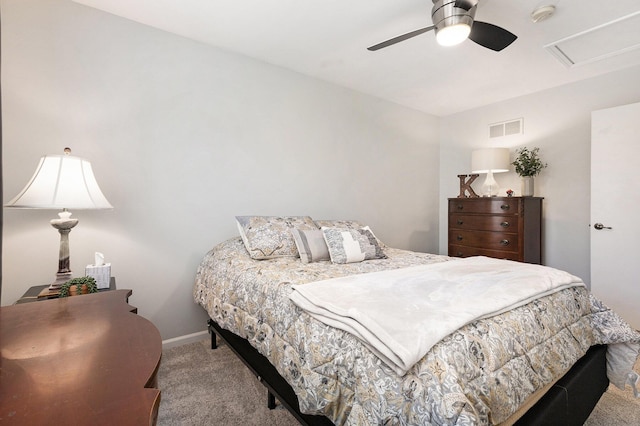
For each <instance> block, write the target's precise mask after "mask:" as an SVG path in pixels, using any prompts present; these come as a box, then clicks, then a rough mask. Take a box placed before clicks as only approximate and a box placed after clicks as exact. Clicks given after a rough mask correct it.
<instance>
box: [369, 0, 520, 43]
mask: <svg viewBox="0 0 640 426" xmlns="http://www.w3.org/2000/svg"><path fill="white" fill-rule="evenodd" d="M477 5H478V0H433V8H432V9H431V18H432V20H433V25H431V26H429V27H425V28H421V29H418V30H414V31H411V32H410V33H406V34H402V35H399V36H397V37H394V38H392V39H389V40H386V41H383V42H382V43H378V44H376V45H373V46H371V47H368V48H367V49H368V50H371V51H376V50H379V49H382V48H385V47H389V46H391V45H393V44H396V43H399V42H401V41H404V40H408V39H410V38H413V37H415V36H417V35H420V34H422V33H426V32H427V31H430V30H435V33H436V40H437V42H438V44H440V45H442V46H453V45H455V44H459V43H462V42H463V41H464V40H466V39H467V38H469V39H470V40H471V41H473V42H475V43H477V44H479V45H480V46H483V47H486V48H487V49H491V50H494V51H496V52H499V51H501V50H502V49H504V48H505V47H507V46H509V45H510V44H511V43H513V42H514V41H515V40H516V39H517V38H518V37H516V36H515V35H514V34H512V33H510V32H509V31H507V30H505V29H504V28H501V27H498V26H497V25H493V24H489V23H487V22H481V21H475V20H474V18H475V14H476V7H477Z"/></svg>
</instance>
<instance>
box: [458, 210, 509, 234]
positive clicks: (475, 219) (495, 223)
mask: <svg viewBox="0 0 640 426" xmlns="http://www.w3.org/2000/svg"><path fill="white" fill-rule="evenodd" d="M519 220H520V219H519V217H518V216H479V215H463V214H451V215H449V228H451V229H476V230H481V231H499V232H513V233H516V232H518V221H519Z"/></svg>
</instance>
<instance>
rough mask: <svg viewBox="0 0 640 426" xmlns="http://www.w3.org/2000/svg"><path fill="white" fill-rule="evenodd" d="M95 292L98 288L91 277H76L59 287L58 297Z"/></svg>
mask: <svg viewBox="0 0 640 426" xmlns="http://www.w3.org/2000/svg"><path fill="white" fill-rule="evenodd" d="M97 292H98V286H97V285H96V280H95V279H94V278H93V277H88V276H87V277H78V278H72V279H70V280H69V281H67V282H66V283H64V284H62V286H60V293H59V297H68V296H75V295H79V294H87V293H97Z"/></svg>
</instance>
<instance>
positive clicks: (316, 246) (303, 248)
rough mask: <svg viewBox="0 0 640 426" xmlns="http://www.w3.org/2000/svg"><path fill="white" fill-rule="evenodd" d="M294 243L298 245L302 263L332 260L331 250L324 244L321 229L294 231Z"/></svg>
mask: <svg viewBox="0 0 640 426" xmlns="http://www.w3.org/2000/svg"><path fill="white" fill-rule="evenodd" d="M291 233H292V234H293V241H295V243H296V247H297V249H298V253H300V260H301V261H302V263H311V262H318V261H320V260H330V257H329V248H328V247H327V243H325V242H324V236H323V234H322V231H321V230H320V229H297V228H295V229H292V230H291Z"/></svg>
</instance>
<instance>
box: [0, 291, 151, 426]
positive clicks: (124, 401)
mask: <svg viewBox="0 0 640 426" xmlns="http://www.w3.org/2000/svg"><path fill="white" fill-rule="evenodd" d="M131 294H132V291H131V290H114V291H107V292H102V293H95V294H87V295H82V296H73V297H68V298H61V299H51V300H44V301H41V302H38V303H25V304H19V305H12V306H5V307H2V308H0V352H1V357H0V423H3V424H4V423H9V424H16V425H49V424H51V425H53V424H55V425H62V424H64V425H109V426H111V425H149V424H155V421H156V418H157V413H158V406H159V404H160V391H159V390H158V389H156V387H157V381H156V376H157V372H158V367H159V366H160V358H161V355H162V340H161V338H160V333H159V332H158V330H157V329H156V327H155V326H154V325H153V324H152V323H151V322H150V321H148V320H146V319H145V318H143V317H141V316H138V315H136V314H134V313H133V312H135V311H136V308H134V307H132V306H130V305H128V303H127V301H128V297H129V296H130V295H131Z"/></svg>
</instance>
